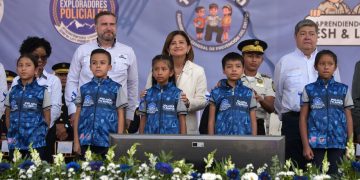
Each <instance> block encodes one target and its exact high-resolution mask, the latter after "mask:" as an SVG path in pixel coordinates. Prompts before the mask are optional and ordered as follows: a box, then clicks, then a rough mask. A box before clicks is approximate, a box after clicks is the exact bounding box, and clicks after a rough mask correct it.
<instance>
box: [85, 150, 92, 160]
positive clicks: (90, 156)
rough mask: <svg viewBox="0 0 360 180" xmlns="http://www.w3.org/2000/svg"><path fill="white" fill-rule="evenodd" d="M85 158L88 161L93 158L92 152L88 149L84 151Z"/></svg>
mask: <svg viewBox="0 0 360 180" xmlns="http://www.w3.org/2000/svg"><path fill="white" fill-rule="evenodd" d="M85 160H86V161H88V162H90V161H92V160H93V158H92V153H91V151H90V149H87V150H86V152H85Z"/></svg>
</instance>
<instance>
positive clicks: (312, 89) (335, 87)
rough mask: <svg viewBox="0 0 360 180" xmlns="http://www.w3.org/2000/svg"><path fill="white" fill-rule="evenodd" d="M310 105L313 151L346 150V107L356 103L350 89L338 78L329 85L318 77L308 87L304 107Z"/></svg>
mask: <svg viewBox="0 0 360 180" xmlns="http://www.w3.org/2000/svg"><path fill="white" fill-rule="evenodd" d="M303 103H309V108H310V111H309V115H308V121H307V126H308V138H309V143H310V146H311V147H312V148H339V149H345V146H346V140H347V123H346V117H345V108H351V107H352V106H353V102H352V99H351V95H350V93H349V90H348V87H347V86H346V85H345V84H342V83H339V82H336V81H335V80H334V78H332V79H330V80H329V81H328V83H327V84H326V83H325V81H324V80H322V79H320V78H318V79H317V81H315V82H314V83H310V84H308V85H306V86H305V88H304V92H303V96H302V104H303Z"/></svg>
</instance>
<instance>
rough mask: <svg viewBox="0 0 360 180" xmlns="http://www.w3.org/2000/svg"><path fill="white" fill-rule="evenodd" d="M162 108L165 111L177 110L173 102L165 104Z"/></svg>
mask: <svg viewBox="0 0 360 180" xmlns="http://www.w3.org/2000/svg"><path fill="white" fill-rule="evenodd" d="M162 108H163V110H164V111H175V106H174V105H173V104H163V106H162Z"/></svg>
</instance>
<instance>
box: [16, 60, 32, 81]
mask: <svg viewBox="0 0 360 180" xmlns="http://www.w3.org/2000/svg"><path fill="white" fill-rule="evenodd" d="M16 70H17V73H18V74H19V76H20V79H22V80H31V79H33V78H34V77H35V74H36V73H37V69H36V68H35V65H34V63H33V62H32V61H31V59H29V58H28V57H23V58H21V59H20V60H19V62H18V63H17V67H16Z"/></svg>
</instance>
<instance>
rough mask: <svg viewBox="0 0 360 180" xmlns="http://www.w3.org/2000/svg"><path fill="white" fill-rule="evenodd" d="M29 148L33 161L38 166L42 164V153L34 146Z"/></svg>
mask: <svg viewBox="0 0 360 180" xmlns="http://www.w3.org/2000/svg"><path fill="white" fill-rule="evenodd" d="M29 150H30V156H31V161H32V162H34V164H35V165H36V166H40V165H41V158H40V154H39V153H38V152H37V151H36V149H33V148H32V146H30V149H29Z"/></svg>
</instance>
